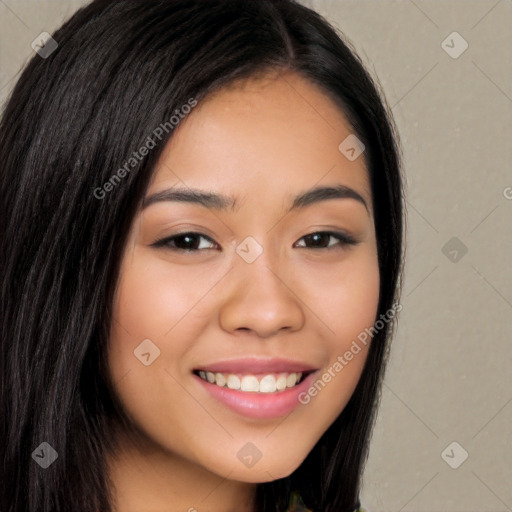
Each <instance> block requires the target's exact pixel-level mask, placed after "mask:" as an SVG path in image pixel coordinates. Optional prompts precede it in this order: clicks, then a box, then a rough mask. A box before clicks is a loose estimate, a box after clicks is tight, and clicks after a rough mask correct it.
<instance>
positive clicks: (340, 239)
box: [298, 231, 358, 250]
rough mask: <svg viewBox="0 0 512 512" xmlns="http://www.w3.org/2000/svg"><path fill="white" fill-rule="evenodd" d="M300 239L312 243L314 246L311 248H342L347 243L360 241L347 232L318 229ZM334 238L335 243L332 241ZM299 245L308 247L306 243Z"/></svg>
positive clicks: (353, 243) (352, 243)
mask: <svg viewBox="0 0 512 512" xmlns="http://www.w3.org/2000/svg"><path fill="white" fill-rule="evenodd" d="M300 240H304V242H305V243H306V244H307V243H310V244H312V245H313V247H309V248H310V249H328V250H331V249H340V248H342V247H344V246H346V245H356V244H357V243H358V242H357V240H356V239H355V238H353V237H352V236H350V235H347V234H345V233H337V232H334V231H316V232H315V233H310V234H309V235H306V236H303V237H302V238H301V239H300ZM333 240H334V243H331V242H332V241H333ZM298 247H305V248H306V249H308V247H306V245H298Z"/></svg>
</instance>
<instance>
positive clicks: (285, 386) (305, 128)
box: [0, 0, 403, 512]
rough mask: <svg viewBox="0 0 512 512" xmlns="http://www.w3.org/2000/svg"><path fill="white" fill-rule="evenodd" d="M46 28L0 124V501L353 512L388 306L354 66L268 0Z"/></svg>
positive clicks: (109, 16)
mask: <svg viewBox="0 0 512 512" xmlns="http://www.w3.org/2000/svg"><path fill="white" fill-rule="evenodd" d="M53 39H54V40H55V41H56V43H57V45H58V46H56V47H55V49H54V51H52V53H51V54H50V55H45V58H42V57H41V56H40V55H35V56H34V58H33V59H32V60H31V62H30V63H29V64H28V66H27V68H26V69H25V71H24V73H23V74H22V76H21V78H20V79H19V81H18V83H17V84H16V86H15V88H14V90H13V93H12V95H11V97H10V99H9V101H8V103H7V106H6V108H5V112H4V117H3V121H2V127H1V131H0V153H1V158H0V161H1V162H2V173H1V188H0V193H1V198H2V200H1V208H2V211H1V215H0V218H1V220H0V222H1V224H0V228H1V231H0V233H1V237H2V241H3V242H2V253H1V261H0V263H1V265H0V268H2V281H1V290H2V300H1V308H2V310H1V317H2V339H1V343H2V345H1V346H2V351H1V358H0V365H1V366H0V375H1V377H0V378H1V383H2V385H1V402H0V403H1V406H0V407H1V417H2V421H1V423H0V425H1V426H0V432H1V440H2V444H1V450H2V452H1V455H2V465H1V466H0V467H1V470H0V471H1V474H0V480H1V481H2V483H3V485H2V490H1V491H0V492H1V502H0V503H1V505H2V507H1V509H2V510H5V511H9V512H18V511H28V512H35V511H36V510H37V511H45V512H49V511H56V510H69V509H70V507H72V509H73V510H74V511H75V512H78V511H80V512H82V511H83V512H86V511H87V512H91V511H93V512H104V511H110V510H116V511H120V512H128V511H137V512H141V511H145V510H147V511H151V512H160V511H163V510H165V511H169V510H171V511H174V510H176V511H178V510H189V511H194V510H197V511H199V512H201V511H202V510H211V511H235V510H236V511H242V510H243V511H252V512H253V511H265V512H266V511H276V512H277V511H280V512H283V511H287V510H288V511H291V510H313V511H315V512H317V511H322V512H327V511H329V512H334V511H336V512H343V511H351V512H352V511H353V510H355V509H356V508H358V507H359V506H360V502H359V490H360V478H361V473H362V469H363V463H364V460H365V458H366V456H367V453H368V443H369V439H370V433H371V428H372V425H373V422H374V419H375V414H376V408H377V404H378V396H379V389H380V384H381V380H382V376H383V372H384V366H385V359H386V354H387V350H388V342H389V338H390V335H391V332H392V328H391V327H392V325H393V318H394V316H395V313H396V311H398V310H399V309H400V305H399V304H397V299H398V297H399V291H400V272H401V254H402V228H403V218H402V217H403V212H402V208H403V207H402V201H403V194H402V184H401V176H400V161H399V152H398V149H397V137H396V135H395V134H394V130H393V125H392V121H391V118H390V116H389V114H388V113H387V110H386V109H385V107H384V106H383V100H382V99H381V98H380V96H379V94H378V92H377V90H376V87H375V85H374V84H373V82H372V80H371V79H370V77H369V75H368V74H367V72H366V71H365V70H364V68H363V66H362V65H361V63H360V61H359V60H358V58H357V57H356V56H355V55H354V53H353V51H352V50H351V49H349V47H348V46H347V44H346V43H344V42H343V41H342V40H341V39H340V37H339V36H338V35H337V34H336V32H335V31H334V30H333V29H332V27H330V26H329V24H328V23H327V22H326V21H325V20H324V19H323V18H321V17H320V16H319V15H318V14H316V13H315V12H313V11H312V10H309V9H307V8H305V7H303V6H301V5H300V4H298V3H295V2H294V1H292V0H260V1H258V2H244V1H242V0H228V1H208V2H205V1H199V0H158V1H157V0H149V1H147V0H146V1H144V2H142V1H135V0H119V1H114V2H112V1H105V0H96V1H93V2H92V3H91V4H90V5H88V6H86V7H85V8H83V9H81V10H80V11H78V12H77V13H76V14H75V16H73V17H72V18H71V20H69V21H68V22H67V23H65V24H64V26H63V27H62V28H61V29H59V30H58V31H57V32H55V33H54V34H53ZM54 46H55V45H54Z"/></svg>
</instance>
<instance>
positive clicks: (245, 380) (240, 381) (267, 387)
mask: <svg viewBox="0 0 512 512" xmlns="http://www.w3.org/2000/svg"><path fill="white" fill-rule="evenodd" d="M199 376H200V377H201V378H202V379H204V380H206V381H208V382H210V383H211V384H216V385H217V386H221V387H228V388H229V389H235V390H239V391H256V392H259V393H274V392H275V391H282V390H284V389H286V388H292V387H293V386H295V385H296V384H297V383H298V382H300V379H301V378H302V372H293V373H270V374H268V375H263V376H261V377H256V376H255V375H234V374H232V373H213V372H205V371H203V370H201V371H200V372H199Z"/></svg>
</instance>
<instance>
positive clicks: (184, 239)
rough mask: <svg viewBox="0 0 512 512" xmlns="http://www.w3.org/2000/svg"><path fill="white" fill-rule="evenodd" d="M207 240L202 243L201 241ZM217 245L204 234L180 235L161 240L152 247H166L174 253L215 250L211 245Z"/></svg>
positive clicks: (190, 233)
mask: <svg viewBox="0 0 512 512" xmlns="http://www.w3.org/2000/svg"><path fill="white" fill-rule="evenodd" d="M201 239H202V240H206V243H205V242H201V241H200V240H201ZM211 244H214V245H217V244H216V243H215V242H214V241H213V240H212V239H211V238H210V237H209V236H206V235H203V234H202V233H195V232H189V233H179V234H177V235H173V236H169V237H166V238H161V239H160V240H157V241H156V242H154V243H152V244H151V247H165V248H166V249H170V250H172V251H185V252H197V251H203V250H206V249H214V247H211V246H210V245H211Z"/></svg>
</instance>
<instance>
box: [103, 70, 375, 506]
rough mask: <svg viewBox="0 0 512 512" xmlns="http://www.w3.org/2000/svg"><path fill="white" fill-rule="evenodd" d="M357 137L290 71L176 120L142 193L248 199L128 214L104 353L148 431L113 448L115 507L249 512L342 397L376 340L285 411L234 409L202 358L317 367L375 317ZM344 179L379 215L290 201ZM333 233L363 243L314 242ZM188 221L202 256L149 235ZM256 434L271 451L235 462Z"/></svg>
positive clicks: (171, 231)
mask: <svg viewBox="0 0 512 512" xmlns="http://www.w3.org/2000/svg"><path fill="white" fill-rule="evenodd" d="M351 133H353V130H352V129H351V127H350V124H349V123H348V121H347V119H346V117H345V116H344V115H343V113H342V112H341V111H340V109H339V108H338V107H337V106H336V105H335V104H334V102H333V101H332V100H331V99H330V98H329V97H328V96H327V95H326V94H324V93H323V91H321V90H320V89H319V88H317V86H315V85H314V84H312V83H310V82H309V81H307V80H305V79H304V78H302V77H300V76H299V75H297V74H294V73H292V72H281V73H274V74H271V75H266V76H264V77H259V78H251V79H249V80H246V81H244V82H243V83H242V82H240V83H237V84H236V85H233V86H230V87H229V88H225V89H223V90H222V91H220V92H217V93H215V94H214V95H212V96H210V97H209V98H207V100H205V101H203V102H201V103H199V104H198V105H197V106H196V107H195V108H194V109H193V110H192V112H191V113H190V114H189V115H188V116H187V117H186V119H185V120H184V121H182V123H181V124H180V125H179V127H178V128H177V129H176V131H175V133H174V136H173V138H172V139H171V141H170V142H169V144H168V146H167V147H166V150H165V151H164V153H163V154H162V156H161V158H160V161H159V163H158V165H157V167H156V170H155V173H154V175H153V179H152V181H151V183H150V186H149V188H148V190H147V193H146V197H149V196H150V195H152V194H154V193H156V192H160V191H162V190H165V189H169V188H171V187H185V188H186V187H192V188H198V189H201V190H205V191H206V190H208V191H211V192H217V193H223V194H228V195H233V196H235V197H236V198H237V203H236V208H235V209H234V210H231V209H227V210H226V211H220V210H219V211H217V210H213V209H208V208H205V207H204V206H201V205H199V204H194V203H186V202H176V201H160V202H155V203H153V204H151V205H149V206H147V207H146V208H143V209H141V210H140V212H139V214H138V215H137V217H136V219H135V221H134V223H133V226H132V230H131V233H130V236H129V240H128V243H127V245H126V250H125V253H124V256H123V259H122V265H121V274H120V279H119V282H118V287H117V291H116V297H115V302H114V322H113V323H112V330H111V339H110V344H109V354H108V358H109V366H110V371H111V375H112V379H113V381H114V383H115V389H116V392H117V394H118V396H119V397H120V399H121V401H122V404H123V406H124V408H125V410H126V412H127V414H128V415H129V416H130V418H131V419H132V421H133V423H134V425H135V428H136V429H137V430H138V432H139V433H140V436H141V442H140V443H139V445H135V444H134V443H132V442H130V440H129V439H128V438H123V439H120V446H121V447H122V450H120V452H119V454H118V456H117V457H116V458H112V460H110V468H111V471H110V476H111V478H112V481H113V483H114V487H115V500H116V507H117V508H116V510H118V511H120V512H135V511H137V512H141V511H147V512H164V511H166V512H168V511H190V512H192V511H193V510H194V509H195V510H197V511H199V512H205V511H211V512H214V511H222V512H228V511H233V512H235V511H237V512H240V511H251V510H253V509H252V507H251V505H250V503H251V500H252V499H253V496H254V492H255V488H256V483H258V482H267V481H271V480H274V479H277V478H282V477H285V476H287V475H289V474H290V473H292V472H293V471H294V470H295V469H296V468H297V467H298V466H299V465H300V464H301V463H302V461H303V460H304V459H305V457H306V456H307V454H308V453H309V452H310V450H311V449H312V448H313V446H314V445H315V443H316V442H317V441H318V440H319V438H320V437H321V435H322V434H323V433H324V432H325V431H326V430H327V428H328V427H329V426H330V425H331V424H332V422H333V421H334V420H335V419H336V417H337V416H338V415H339V414H340V412H341V411H342V410H343V408H344V407H345V405H346V404H347V402H348V400H349V398H350V396H351V395H352V393H353V391H354V389H355V386H356V384H357V382H358V379H359V377H360V375H361V372H362V369H363V365H364V362H365V360H366V355H367V349H368V346H367V347H363V348H362V350H361V351H360V352H359V353H358V354H357V355H355V356H354V358H353V359H352V360H351V361H350V362H349V364H347V365H346V366H345V367H344V368H343V370H342V371H341V372H339V373H338V374H336V377H335V378H333V379H332V380H331V382H329V383H328V385H326V386H325V388H324V389H323V390H322V391H321V392H320V393H318V395H317V396H316V397H314V398H312V399H311V401H310V402H309V403H308V404H307V405H300V406H298V407H297V408H296V409H295V410H294V411H293V412H292V413H291V414H290V415H289V416H288V417H286V418H283V417H281V418H277V419H265V420H262V419H250V418H246V417H244V416H242V415H240V414H238V413H236V412H233V411H232V410H230V409H228V408H226V407H225V406H224V405H223V404H222V403H220V402H218V401H216V400H215V399H214V398H212V397H211V395H210V394H209V393H207V392H206V391H205V390H204V389H203V387H202V386H201V385H200V384H198V383H197V382H196V379H195V377H194V376H193V374H192V370H193V369H194V368H197V367H200V366H201V365H205V364H206V363H211V362H215V361H220V360H226V359H235V358H242V357H249V356H257V357H263V358H266V357H268V358H270V357H282V358H290V359H294V360H299V361H306V362H309V363H310V364H311V365H313V366H314V367H315V368H319V375H320V376H321V375H322V374H323V373H324V372H325V371H327V369H328V368H329V367H331V365H332V364H333V362H334V361H335V360H336V358H337V357H338V356H343V354H344V353H345V352H346V351H347V350H348V349H349V347H350V345H351V343H352V341H353V340H355V339H356V338H357V335H358V334H359V333H360V332H362V331H363V330H364V329H365V328H369V327H371V326H372V325H373V323H374V321H375V316H376V313H377V305H378V298H379V270H378V258H377V245H376V237H375V228H374V220H373V212H372V208H371V203H372V197H371V190H370V184H369V178H368V172H367V169H366V166H365V161H364V155H363V156H362V157H360V158H357V159H356V160H355V161H349V160H348V159H347V158H346V157H345V156H344V155H343V154H342V153H341V152H340V151H339V149H338V146H339V144H340V143H341V141H343V140H344V139H345V138H346V137H347V136H348V135H350V134H351ZM339 184H341V185H345V186H347V187H350V188H351V189H353V190H355V191H356V192H358V193H359V194H360V195H361V196H362V197H363V198H364V200H365V201H366V204H367V205H368V210H369V211H368V210H367V209H366V208H365V206H364V205H363V204H362V203H361V202H359V201H357V200H355V199H351V198H348V199H347V198H345V199H329V200H323V201H320V202H317V203H314V204H311V205H309V206H307V207H305V208H302V209H297V210H296V211H292V212H289V213H286V211H287V207H288V206H289V204H290V201H291V198H293V197H294V196H295V195H297V194H298V193H299V192H304V191H305V190H308V189H310V188H312V187H314V186H319V185H323V186H328V185H329V186H331V185H339ZM326 230H333V231H343V232H346V233H349V234H350V235H351V236H353V237H354V238H355V239H356V240H357V242H358V243H357V244H356V245H345V246H343V245H340V244H339V241H338V240H337V239H336V238H329V237H324V238H322V237H321V238H320V241H316V242H315V240H313V241H311V239H309V241H307V240H305V239H304V237H305V236H306V235H309V234H311V233H316V232H322V231H326ZM187 232H188V233H190V232H199V233H202V234H204V235H206V237H209V238H201V237H196V238H195V239H193V242H192V243H190V241H189V246H192V247H194V248H197V250H196V252H188V253H187V252H185V251H181V252H179V251H177V250H176V249H174V250H173V248H172V247H173V246H172V241H171V242H169V245H168V246H167V247H152V246H151V244H153V243H154V242H155V241H157V240H158V239H161V238H163V237H170V236H172V235H176V234H178V233H187ZM247 236H252V237H254V239H255V240H257V241H258V243H259V244H260V245H261V247H262V248H263V253H262V254H261V255H260V256H259V257H258V258H257V259H256V260H255V261H254V262H252V263H247V262H246V261H245V260H244V259H242V258H241V257H240V256H239V255H238V254H237V252H236V248H237V246H238V244H240V242H242V241H243V240H244V239H245V238H246V237H247ZM210 239H211V240H213V241H211V240H210ZM181 242H182V243H183V239H181ZM328 245H330V246H332V248H331V249H327V248H326V247H327V246H328ZM182 247H183V245H182ZM203 247H204V249H203ZM145 339H150V340H152V342H153V343H154V344H155V345H156V346H157V347H158V348H159V350H160V356H159V357H158V358H157V359H155V360H154V362H153V363H152V364H151V365H149V366H145V365H143V364H141V362H140V361H139V360H138V359H137V358H136V357H134V350H135V349H136V347H137V346H138V345H139V344H140V343H141V341H142V340H145ZM247 442H251V443H253V444H254V445H256V446H257V448H258V449H259V450H260V452H261V453H262V458H261V459H260V460H259V461H258V463H257V464H256V465H254V466H253V467H251V468H248V467H246V466H245V465H244V464H242V463H241V462H240V460H239V459H238V458H237V452H238V450H239V449H240V448H241V447H242V446H244V445H245V444H246V443H247ZM192 507H193V508H192Z"/></svg>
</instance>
